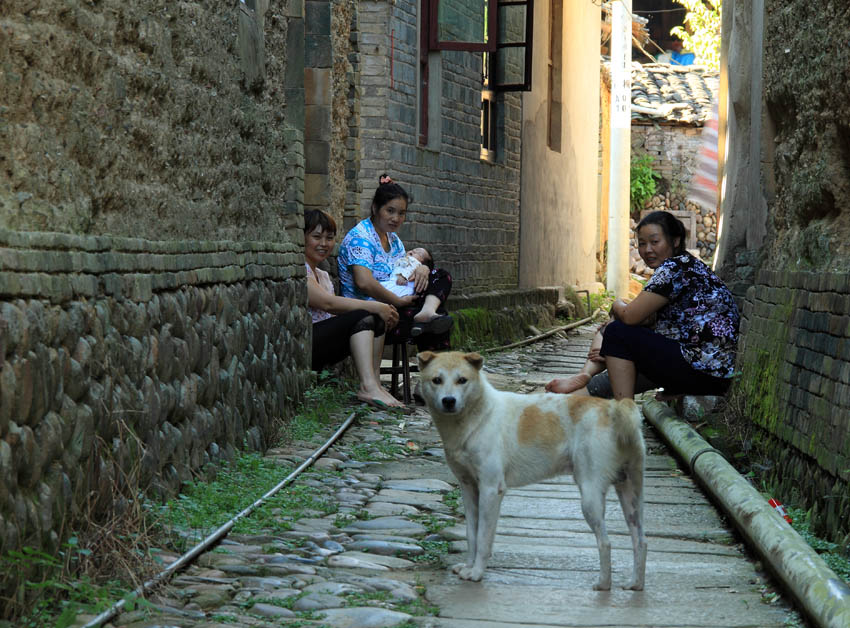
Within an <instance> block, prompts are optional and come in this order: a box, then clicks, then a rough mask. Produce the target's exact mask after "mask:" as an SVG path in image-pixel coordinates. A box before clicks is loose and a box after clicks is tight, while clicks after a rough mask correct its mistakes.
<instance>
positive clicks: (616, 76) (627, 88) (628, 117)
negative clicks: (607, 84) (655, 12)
mask: <svg viewBox="0 0 850 628" xmlns="http://www.w3.org/2000/svg"><path fill="white" fill-rule="evenodd" d="M631 104H632V20H631V16H630V15H629V11H628V9H627V8H626V7H625V6H624V5H623V2H621V1H620V0H614V2H613V3H612V6H611V126H612V127H613V128H615V129H628V128H629V127H630V126H631V123H632V111H631Z"/></svg>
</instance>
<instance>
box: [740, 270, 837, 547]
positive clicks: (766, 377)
mask: <svg viewBox="0 0 850 628" xmlns="http://www.w3.org/2000/svg"><path fill="white" fill-rule="evenodd" d="M848 312H850V276H848V275H847V274H844V273H808V272H781V271H764V270H763V271H760V272H759V273H758V275H757V276H756V280H755V285H754V286H752V287H751V288H750V289H749V290H748V291H747V295H746V300H745V302H744V309H743V315H744V318H743V323H742V332H743V333H742V341H741V346H740V349H739V358H738V370H739V371H740V372H741V375H740V378H739V380H738V381H737V383H736V387H737V388H738V392H739V393H743V398H744V403H745V405H746V408H745V409H744V410H745V412H744V414H745V416H747V417H749V418H750V419H751V420H752V421H753V422H754V423H755V424H756V425H757V426H758V427H759V428H760V429H761V430H763V431H764V434H765V438H764V443H763V444H764V446H765V448H766V452H767V453H768V458H769V459H770V460H771V461H772V462H773V467H772V468H771V469H770V470H769V471H768V476H769V478H770V480H771V481H772V482H773V483H775V484H776V485H777V487H778V489H777V492H778V493H779V494H781V495H784V496H785V501H788V502H793V503H800V504H805V505H807V506H808V507H811V508H812V509H813V513H814V516H813V520H814V523H815V526H816V529H817V530H818V531H819V532H822V533H824V534H826V535H827V536H828V537H829V538H833V539H836V540H842V541H843V542H844V543H845V544H850V314H848Z"/></svg>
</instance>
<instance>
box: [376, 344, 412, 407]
mask: <svg viewBox="0 0 850 628" xmlns="http://www.w3.org/2000/svg"><path fill="white" fill-rule="evenodd" d="M412 344H413V339H412V338H405V339H404V340H401V341H400V342H395V343H393V345H392V347H393V362H392V366H382V367H381V374H382V375H390V376H391V379H390V394H391V395H392V396H393V397H395V398H396V399H398V396H397V395H396V391H397V390H398V376H399V373H400V374H401V378H402V395H403V399H402V401H403V402H404V403H405V404H410V402H411V401H413V393H412V392H411V390H410V373H411V372H414V373H417V372H419V366H418V365H416V364H414V365H413V366H410V356H409V355H408V347H410V346H411V345H412Z"/></svg>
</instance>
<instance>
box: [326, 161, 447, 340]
mask: <svg viewBox="0 0 850 628" xmlns="http://www.w3.org/2000/svg"><path fill="white" fill-rule="evenodd" d="M409 202H410V196H409V195H408V194H407V192H406V191H405V190H404V188H403V187H401V186H400V185H399V184H398V183H396V182H395V181H393V180H392V179H390V177H388V176H387V175H382V176H381V178H380V182H379V184H378V188H377V190H376V191H375V196H374V197H373V199H372V208H371V213H370V216H369V217H368V218H366V219H365V220H361V221H360V222H359V223H357V224H356V225H355V226H354V228H353V229H351V231H349V232H348V233H347V234H345V238H343V240H342V244H340V246H339V256H338V258H337V262H338V264H339V281H340V285H341V287H342V296H344V297H349V298H354V299H367V300H373V299H374V300H376V301H382V302H384V303H388V304H389V305H392V306H394V307H395V308H396V309H397V310H398V314H399V322H398V325H397V326H396V327H394V328H393V329H392V330H390V331H389V332H388V335H389V337H390V338H391V339H392V338H396V339H398V338H408V337H411V336H412V337H415V339H416V344H417V347H418V348H419V350H420V351H422V350H425V349H434V350H439V349H448V348H449V330H450V329H451V327H452V322H453V321H452V318H451V317H450V316H449V315H448V313H447V312H446V310H445V308H444V305H445V302H446V299H448V297H449V293H450V292H451V289H452V278H451V275H449V273H447V272H446V271H445V270H443V269H440V268H434V269H429V268H428V266H426V265H424V264H423V265H421V266H419V267H418V268H417V269H416V270H415V271H414V274H413V277H412V280H413V286H414V290H415V291H416V293H415V294H413V295H409V296H404V297H402V296H398V295H397V294H394V293H393V292H391V291H389V290H387V289H386V288H384V287H383V286H382V285H381V283H380V282H381V281H386V280H387V279H389V278H390V276H391V275H392V270H393V267H394V266H395V263H396V262H397V261H398V260H399V259H400V258H402V257H404V256H405V250H404V244H402V241H401V239H400V238H399V237H398V235H397V234H396V232H397V231H398V230H399V229H401V227H402V225H403V224H404V220H405V218H406V217H407V206H408V203H409Z"/></svg>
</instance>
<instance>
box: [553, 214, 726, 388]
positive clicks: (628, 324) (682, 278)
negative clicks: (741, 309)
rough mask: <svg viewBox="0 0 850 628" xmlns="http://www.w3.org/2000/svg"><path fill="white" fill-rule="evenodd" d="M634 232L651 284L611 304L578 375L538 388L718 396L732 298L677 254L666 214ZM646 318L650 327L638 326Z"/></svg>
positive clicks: (678, 238)
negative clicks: (595, 345)
mask: <svg viewBox="0 0 850 628" xmlns="http://www.w3.org/2000/svg"><path fill="white" fill-rule="evenodd" d="M636 231H637V235H638V252H639V253H640V256H641V258H642V259H643V260H644V262H646V265H647V266H649V267H650V268H652V269H654V271H655V272H654V273H653V275H652V278H651V279H650V280H649V282H647V284H646V286H644V289H643V291H642V292H641V293H640V294H639V295H638V296H637V297H636V298H635V299H634V301H632V302H631V303H626V302H625V301H623V300H622V299H617V300H616V301H615V302H614V305H613V306H612V307H611V316H612V318H613V320H612V321H611V322H610V323H608V324H607V325H605V327H604V330H603V331H602V339H601V340H602V343H601V347H599V348H598V352H594V351H593V350H592V351H591V355H589V356H588V357H589V358H590V359H589V360H588V362H587V364H586V365H585V368H584V369H583V370H582V372H581V373H579V374H577V375H574V376H573V377H571V378H567V379H555V380H552V381H551V382H549V384H547V386H546V390H548V391H549V392H560V393H568V392H576V393H586V394H591V395H594V396H613V397H614V398H615V399H622V398H624V397H633V396H634V393H635V391H636V389H637V391H638V392H642V391H643V390H648V389H650V388H657V387H662V388H664V392H665V394H680V393H688V394H695V395H722V394H723V393H725V392H726V390H727V389H728V387H729V383H730V382H731V378H732V374H733V371H734V367H735V351H736V348H737V344H738V325H739V321H740V316H739V314H738V308H737V306H736V305H735V300H734V298H733V297H732V293H731V292H729V289H728V288H727V287H726V286H725V285H724V284H723V282H722V281H721V280H720V279H719V278H718V277H717V275H715V274H714V273H713V272H712V271H711V270H710V269H709V268H708V266H706V265H705V264H703V263H702V262H701V261H700V260H698V259H697V258H696V257H694V256H693V255H691V254H690V253H688V252H687V251H686V250H685V246H684V242H685V226H684V225H683V224H682V222H681V221H680V220H678V219H677V218H676V217H675V216H673V215H672V214H670V213H669V212H665V211H657V212H652V213H651V214H648V215H647V216H646V217H645V218H644V219H643V220H641V221H640V223H639V224H638V226H637V229H636ZM653 316H654V317H655V322H654V324H652V325H646V322H647V321H648V320H651V319H652V317H653ZM606 368H607V371H608V372H607V374H604V373H602V371H604V370H605V369H606Z"/></svg>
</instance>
